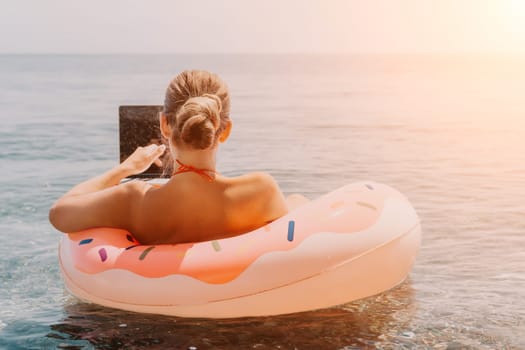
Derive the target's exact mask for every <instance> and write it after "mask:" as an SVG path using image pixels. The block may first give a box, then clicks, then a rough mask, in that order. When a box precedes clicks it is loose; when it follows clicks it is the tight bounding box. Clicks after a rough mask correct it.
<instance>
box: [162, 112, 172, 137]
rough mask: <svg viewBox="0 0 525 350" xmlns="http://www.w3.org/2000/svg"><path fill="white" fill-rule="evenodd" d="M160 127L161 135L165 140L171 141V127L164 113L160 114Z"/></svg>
mask: <svg viewBox="0 0 525 350" xmlns="http://www.w3.org/2000/svg"><path fill="white" fill-rule="evenodd" d="M159 125H160V133H161V134H162V136H163V137H164V138H165V139H168V140H169V138H170V136H171V127H170V124H169V123H168V117H166V114H164V112H159Z"/></svg>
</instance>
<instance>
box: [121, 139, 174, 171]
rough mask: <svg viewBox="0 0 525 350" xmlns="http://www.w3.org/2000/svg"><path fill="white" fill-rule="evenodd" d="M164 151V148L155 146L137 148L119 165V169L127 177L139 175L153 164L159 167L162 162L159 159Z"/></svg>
mask: <svg viewBox="0 0 525 350" xmlns="http://www.w3.org/2000/svg"><path fill="white" fill-rule="evenodd" d="M165 150H166V146H164V145H160V146H159V145H155V144H151V145H149V146H146V147H137V149H136V150H135V152H133V153H132V154H131V155H130V156H129V157H128V158H127V159H126V160H125V161H123V162H122V163H121V164H120V167H121V169H123V170H124V171H125V172H126V173H128V174H129V175H136V174H140V173H142V172H143V171H145V170H146V169H148V168H149V167H150V166H151V164H153V163H155V165H157V166H158V167H161V166H162V161H161V160H160V159H159V157H160V156H161V155H162V154H163V153H164V151H165ZM129 175H128V176H129Z"/></svg>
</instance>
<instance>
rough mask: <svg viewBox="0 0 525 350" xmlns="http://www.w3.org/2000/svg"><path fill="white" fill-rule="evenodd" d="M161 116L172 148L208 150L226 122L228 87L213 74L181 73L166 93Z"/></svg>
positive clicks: (194, 71)
mask: <svg viewBox="0 0 525 350" xmlns="http://www.w3.org/2000/svg"><path fill="white" fill-rule="evenodd" d="M164 114H165V115H166V117H167V121H168V123H169V125H170V126H171V128H172V135H171V137H172V141H173V142H175V144H176V145H179V146H180V145H186V146H189V147H191V148H194V149H207V148H210V147H212V146H214V145H215V144H216V142H217V136H218V135H219V134H220V133H221V132H222V131H223V130H224V129H225V127H226V125H227V123H228V122H229V121H230V94H229V92H228V87H227V86H226V84H225V83H224V82H223V81H222V80H221V79H220V78H219V76H218V75H216V74H214V73H210V72H207V71H202V70H187V71H184V72H182V73H180V74H179V75H178V76H176V77H175V78H174V79H173V80H172V81H171V83H170V84H169V86H168V88H167V89H166V97H165V99H164Z"/></svg>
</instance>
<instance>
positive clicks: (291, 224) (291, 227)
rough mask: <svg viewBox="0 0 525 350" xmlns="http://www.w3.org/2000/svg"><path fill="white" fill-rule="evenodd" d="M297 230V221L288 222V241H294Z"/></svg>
mask: <svg viewBox="0 0 525 350" xmlns="http://www.w3.org/2000/svg"><path fill="white" fill-rule="evenodd" d="M294 229H295V221H293V220H290V221H288V241H290V242H291V241H293V233H294Z"/></svg>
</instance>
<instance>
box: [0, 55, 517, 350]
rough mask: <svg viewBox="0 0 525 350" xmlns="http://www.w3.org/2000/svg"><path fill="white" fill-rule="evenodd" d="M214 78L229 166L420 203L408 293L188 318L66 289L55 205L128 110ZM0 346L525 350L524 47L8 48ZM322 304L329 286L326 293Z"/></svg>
mask: <svg viewBox="0 0 525 350" xmlns="http://www.w3.org/2000/svg"><path fill="white" fill-rule="evenodd" d="M186 68H204V69H209V70H212V71H215V72H217V73H219V74H220V75H221V76H223V78H224V79H225V80H226V81H227V82H228V84H229V85H230V89H231V92H232V119H233V121H234V129H233V133H232V137H231V139H230V140H229V142H228V143H227V144H225V145H224V147H223V148H222V149H221V152H220V155H219V171H221V172H222V173H224V174H226V175H237V174H240V173H244V172H247V171H253V170H264V171H268V172H270V173H272V174H273V175H274V177H275V178H276V179H277V180H278V182H279V183H280V185H281V187H282V188H283V190H284V191H285V192H286V193H292V192H300V193H304V194H306V195H307V196H309V197H311V198H315V197H316V196H319V195H320V194H323V193H325V192H327V191H330V190H333V189H335V188H338V187H340V186H342V185H344V184H346V183H349V182H353V181H360V180H374V181H379V182H384V183H387V184H389V185H391V186H393V187H396V188H397V189H399V190H400V191H402V192H403V193H405V194H406V195H407V197H408V198H409V199H410V200H411V201H412V203H413V204H414V206H415V207H416V209H417V211H418V213H419V215H420V217H421V220H422V225H423V234H424V237H423V244H422V249H421V251H420V254H419V257H418V260H417V263H416V266H415V267H414V269H413V271H412V273H411V275H410V277H409V279H408V280H407V281H406V282H405V283H403V284H402V285H401V286H399V287H398V288H396V289H394V290H392V291H389V292H386V293H383V294H381V295H379V296H375V297H371V298H368V299H366V300H362V301H358V302H353V303H349V304H347V305H343V306H340V307H337V308H332V309H328V310H320V311H312V312H307V313H301V314H295V315H286V316H278V317H264V318H251V319H241V320H213V321H210V320H201V319H181V318H170V317H163V316H154V315H143V314H133V313H127V312H122V311H116V310H111V309H106V308H102V307H98V306H95V305H89V304H84V303H81V302H79V301H78V300H76V299H75V298H74V297H72V296H70V295H69V294H68V293H67V292H65V291H64V287H63V283H62V281H61V278H60V274H59V270H58V261H57V244H58V240H59V238H60V234H59V233H58V232H56V231H55V230H54V229H53V228H52V227H51V226H50V225H49V223H48V221H47V210H48V208H49V206H50V205H51V204H52V202H53V201H54V200H55V199H56V198H57V197H58V196H59V195H60V194H62V193H63V192H65V191H66V190H67V189H68V188H70V187H71V186H72V185H74V184H75V183H77V182H79V181H81V180H83V179H86V178H88V177H90V176H93V175H95V174H98V173H100V172H102V171H104V170H106V169H108V168H109V167H111V166H113V165H114V164H115V162H116V161H117V159H118V152H117V149H118V143H117V142H118V135H117V108H118V106H119V105H123V104H159V103H161V102H162V95H163V91H164V88H165V86H166V85H167V83H168V81H169V80H170V78H171V77H172V76H173V75H174V74H176V73H177V72H179V71H181V70H183V69H186ZM0 76H1V77H2V79H0V121H1V123H0V162H1V169H2V172H1V175H0V229H1V231H0V232H1V234H0V281H1V282H0V283H1V285H0V286H1V287H0V348H8V349H41V348H51V349H54V348H62V349H94V348H96V349H116V348H142V347H143V348H158V349H164V348H180V349H187V348H188V347H191V346H193V347H197V348H198V349H212V348H221V349H222V348H224V349H247V348H253V349H276V348H281V349H294V348H297V349H361V348H364V349H375V348H377V349H405V348H406V349H411V348H419V349H425V348H435V349H525V301H524V300H525V251H524V250H523V246H524V244H525V220H524V219H525V204H524V202H523V198H525V102H524V101H525V95H524V93H523V91H525V58H524V57H477V56H470V57H460V56H381V55H375V56H0ZM320 297H322V296H320Z"/></svg>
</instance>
